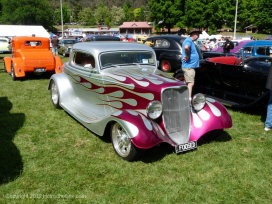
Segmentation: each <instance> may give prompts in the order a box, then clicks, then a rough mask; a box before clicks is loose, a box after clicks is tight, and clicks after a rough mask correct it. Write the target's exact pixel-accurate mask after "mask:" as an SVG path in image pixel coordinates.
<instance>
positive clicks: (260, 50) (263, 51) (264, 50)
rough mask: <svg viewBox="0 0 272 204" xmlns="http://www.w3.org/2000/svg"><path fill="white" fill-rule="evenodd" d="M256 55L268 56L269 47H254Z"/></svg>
mask: <svg viewBox="0 0 272 204" xmlns="http://www.w3.org/2000/svg"><path fill="white" fill-rule="evenodd" d="M256 53H257V54H258V55H269V47H256Z"/></svg>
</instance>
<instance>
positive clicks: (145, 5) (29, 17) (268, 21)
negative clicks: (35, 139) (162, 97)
mask: <svg viewBox="0 0 272 204" xmlns="http://www.w3.org/2000/svg"><path fill="white" fill-rule="evenodd" d="M237 3H238V6H237V7H236V4H237ZM61 5H62V14H63V22H64V23H72V22H77V23H81V24H83V25H87V26H97V24H106V25H110V26H112V25H121V24H122V23H123V22H125V21H148V22H153V23H154V26H155V28H156V29H157V30H159V29H161V28H166V29H167V30H168V31H170V29H171V28H174V27H179V28H181V29H182V28H187V29H191V28H197V29H206V30H207V31H208V33H209V34H214V33H216V31H217V30H218V29H221V28H222V27H228V28H231V29H233V28H234V24H235V13H236V8H237V20H236V26H237V30H241V31H243V30H244V29H245V27H247V26H249V25H256V26H257V27H258V32H265V33H270V32H271V31H272V26H271V25H272V18H271V16H272V1H267V0H213V1H211V0H164V1H162V0H137V1H135V0H114V1H112V0H92V1H90V0H20V1H18V0H0V15H1V16H0V23H1V24H11V25H42V26H44V27H45V28H47V29H49V30H52V29H53V26H54V25H56V24H59V23H61Z"/></svg>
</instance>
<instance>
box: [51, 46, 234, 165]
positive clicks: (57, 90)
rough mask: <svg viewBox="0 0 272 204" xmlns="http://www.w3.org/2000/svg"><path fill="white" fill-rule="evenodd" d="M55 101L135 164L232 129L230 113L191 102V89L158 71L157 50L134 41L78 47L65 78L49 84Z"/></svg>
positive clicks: (200, 98) (198, 98) (211, 103)
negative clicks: (161, 149)
mask: <svg viewBox="0 0 272 204" xmlns="http://www.w3.org/2000/svg"><path fill="white" fill-rule="evenodd" d="M49 89H50V90H51V99H52V102H53V105H54V106H55V107H57V108H63V109H64V110H65V111H67V112H68V113H69V114H70V115H71V116H73V117H74V118H75V119H76V120H78V121H79V122H80V123H81V124H83V125H84V126H85V127H87V128H88V129H89V130H91V131H92V132H94V133H96V134H97V135H99V136H107V135H108V136H110V137H111V140H112V145H113V148H114V150H115V152H116V153H117V154H118V155H119V156H120V157H122V158H123V159H125V160H128V161H131V160H134V159H136V158H137V157H138V156H139V155H140V154H141V153H142V152H143V150H145V149H149V148H152V147H154V146H156V145H158V144H160V143H163V142H166V143H168V144H170V145H172V146H173V147H175V149H176V153H178V152H182V151H187V150H191V149H195V148H196V147H197V142H196V141H197V140H198V139H199V138H201V137H202V136H203V135H205V134H206V133H211V132H213V131H214V130H223V129H224V128H230V127H231V126H232V120H231V117H230V115H229V114H228V112H227V110H226V108H225V107H224V106H223V105H222V104H221V103H219V102H217V101H215V100H214V99H211V98H205V96H204V95H202V94H197V95H195V96H194V97H193V99H192V103H190V100H189V95H188V88H187V86H186V85H185V84H184V83H183V82H181V81H178V80H176V79H175V78H173V77H172V76H169V75H168V74H166V73H164V72H162V71H160V70H158V69H157V60H156V55H155V52H154V50H153V49H152V48H151V47H149V46H147V45H144V44H140V43H130V42H83V43H77V44H75V45H73V48H72V51H71V54H70V59H69V61H68V62H67V63H65V64H64V67H63V73H60V74H55V75H53V76H52V77H51V79H50V83H49Z"/></svg>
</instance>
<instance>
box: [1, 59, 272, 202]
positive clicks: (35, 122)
mask: <svg viewBox="0 0 272 204" xmlns="http://www.w3.org/2000/svg"><path fill="white" fill-rule="evenodd" d="M3 56H4V55H0V57H1V58H2V57H3ZM62 59H64V61H66V60H67V59H68V58H62ZM0 69H1V70H0V81H1V89H0V203H1V204H5V203H7V204H10V203H19V204H31V203H35V204H36V203H38V204H40V203H44V204H51V203H99V204H103V203H105V204H108V203H114V204H116V203H135V204H138V203H139V204H151V203H152V204H153V203H154V204H160V203H167V204H168V203H169V204H177V203H182V204H183V203H184V204H213V203H214V204H218V203H222V204H223V203H225V204H237V203H245V204H251V203H252V204H256V203H257V204H258V203H260V204H264V203H270V202H271V200H272V190H271V187H272V174H271V169H272V163H271V162H270V159H271V158H272V148H271V143H272V132H264V131H263V127H264V125H263V122H264V119H265V115H266V111H265V110H263V111H261V110H247V111H242V110H233V109H229V112H230V114H231V116H232V118H233V128H231V129H227V130H225V131H224V132H223V134H221V135H220V137H219V138H217V139H216V140H215V141H213V142H211V143H206V144H203V145H201V146H199V147H198V149H197V150H196V151H191V152H187V153H184V154H179V155H177V154H175V153H173V151H174V150H173V149H172V148H171V147H169V146H168V145H164V144H162V145H160V146H158V147H155V148H152V149H150V150H149V151H147V153H146V154H145V155H144V156H143V157H142V158H141V159H140V160H139V161H136V162H126V161H124V160H122V159H121V158H119V157H118V156H117V155H116V154H115V153H114V150H113V148H112V146H111V143H110V142H109V141H108V140H103V139H101V138H99V137H97V136H95V135H93V134H92V133H91V132H90V131H88V130H87V129H86V128H84V127H83V126H82V125H80V124H79V123H78V122H76V121H75V120H74V119H73V118H72V117H70V116H69V115H68V114H67V113H66V112H64V111H63V110H58V109H55V108H54V106H53V105H52V103H51V99H50V92H49V91H48V90H47V85H48V82H49V77H48V76H47V77H42V76H35V77H31V78H26V79H24V80H19V81H12V80H11V77H10V75H9V74H8V73H5V72H3V62H2V59H1V63H0Z"/></svg>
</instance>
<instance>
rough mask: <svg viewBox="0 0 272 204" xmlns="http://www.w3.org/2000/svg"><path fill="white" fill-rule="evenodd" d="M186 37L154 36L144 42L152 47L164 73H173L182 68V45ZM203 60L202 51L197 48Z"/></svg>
mask: <svg viewBox="0 0 272 204" xmlns="http://www.w3.org/2000/svg"><path fill="white" fill-rule="evenodd" d="M185 39H186V37H182V36H179V35H160V36H153V37H150V38H147V39H146V40H144V42H145V44H147V45H149V46H151V47H152V48H153V49H154V51H155V53H156V57H157V60H158V61H159V62H160V63H159V68H160V69H161V70H162V71H164V72H172V71H175V70H177V69H180V68H181V55H182V43H183V41H184V40H185ZM196 48H197V50H198V52H199V56H200V58H201V59H202V54H201V50H200V49H199V48H198V47H197V46H196Z"/></svg>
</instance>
